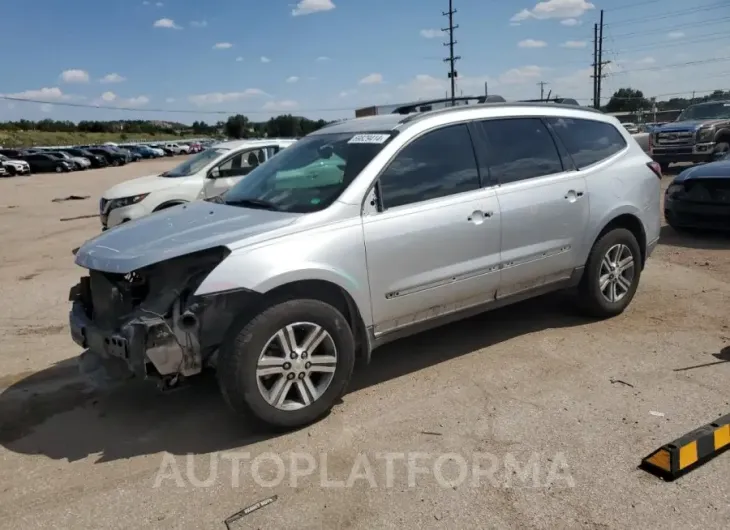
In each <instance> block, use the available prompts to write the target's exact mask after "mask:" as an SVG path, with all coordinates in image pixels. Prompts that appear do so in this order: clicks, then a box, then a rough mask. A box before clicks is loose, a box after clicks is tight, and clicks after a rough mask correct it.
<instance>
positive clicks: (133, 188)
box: [102, 174, 202, 200]
mask: <svg viewBox="0 0 730 530" xmlns="http://www.w3.org/2000/svg"><path fill="white" fill-rule="evenodd" d="M180 178H190V177H180ZM180 178H167V177H161V176H159V174H158V175H147V176H146V177H139V178H136V179H132V180H126V181H124V182H120V183H119V184H117V185H115V186H112V187H111V188H109V189H108V190H106V191H105V192H104V193H103V194H102V198H104V199H107V200H108V199H121V198H124V197H134V196H135V195H141V194H142V193H152V192H153V191H160V190H164V189H167V188H174V187H175V186H177V185H179V184H180ZM201 185H202V184H201Z"/></svg>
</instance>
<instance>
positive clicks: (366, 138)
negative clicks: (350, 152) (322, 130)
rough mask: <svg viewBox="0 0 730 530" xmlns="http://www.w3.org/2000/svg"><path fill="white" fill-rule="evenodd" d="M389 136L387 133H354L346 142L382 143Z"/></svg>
mask: <svg viewBox="0 0 730 530" xmlns="http://www.w3.org/2000/svg"><path fill="white" fill-rule="evenodd" d="M388 138H390V135H389V134H356V135H355V136H353V137H352V138H350V140H349V141H348V142H347V143H348V144H384V143H385V142H386V140H388Z"/></svg>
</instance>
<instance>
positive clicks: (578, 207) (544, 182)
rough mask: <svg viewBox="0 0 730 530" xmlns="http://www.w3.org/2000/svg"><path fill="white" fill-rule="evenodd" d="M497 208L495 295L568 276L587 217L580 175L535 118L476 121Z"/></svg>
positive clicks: (584, 190)
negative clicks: (499, 242) (499, 270)
mask: <svg viewBox="0 0 730 530" xmlns="http://www.w3.org/2000/svg"><path fill="white" fill-rule="evenodd" d="M479 127H480V128H481V131H482V133H483V135H482V140H483V143H482V144H481V149H480V153H483V155H484V157H485V158H486V160H487V164H488V166H489V169H490V173H491V178H492V179H494V180H495V181H496V182H497V184H498V187H497V198H498V200H499V208H500V211H501V214H502V223H501V230H502V245H501V255H502V264H501V267H502V276H501V286H500V289H499V293H498V297H500V298H502V297H505V296H510V295H513V294H517V293H520V292H523V291H528V290H531V289H533V288H536V287H540V286H542V285H545V284H549V283H553V282H556V281H560V280H563V279H567V278H569V277H570V275H571V274H572V272H573V269H574V268H575V267H577V266H578V265H579V263H578V256H579V250H580V249H579V247H580V244H581V243H582V240H583V234H584V231H585V228H586V226H587V224H588V220H589V205H588V197H587V194H586V183H585V180H584V178H583V175H582V174H580V173H578V172H577V171H575V169H574V167H573V166H572V162H571V161H570V157H568V156H567V153H563V154H564V156H561V153H560V151H559V149H561V150H563V151H564V148H563V147H562V146H559V144H558V143H556V140H555V138H554V136H553V134H552V133H551V131H550V130H549V128H548V126H547V125H546V124H545V123H544V122H543V121H542V120H541V119H540V118H531V117H525V118H506V119H494V120H485V121H481V122H480V123H479Z"/></svg>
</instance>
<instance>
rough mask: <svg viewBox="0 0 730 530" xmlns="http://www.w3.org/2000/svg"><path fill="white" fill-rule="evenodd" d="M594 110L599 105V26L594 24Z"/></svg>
mask: <svg viewBox="0 0 730 530" xmlns="http://www.w3.org/2000/svg"><path fill="white" fill-rule="evenodd" d="M591 66H593V75H592V76H591V77H592V78H593V108H594V109H597V108H598V107H599V105H598V24H593V64H592V65H591Z"/></svg>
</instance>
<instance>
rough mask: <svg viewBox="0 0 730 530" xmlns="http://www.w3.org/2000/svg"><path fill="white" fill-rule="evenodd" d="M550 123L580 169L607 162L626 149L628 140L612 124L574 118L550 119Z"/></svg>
mask: <svg viewBox="0 0 730 530" xmlns="http://www.w3.org/2000/svg"><path fill="white" fill-rule="evenodd" d="M548 122H549V123H550V125H551V126H552V127H553V130H554V131H555V134H557V135H558V136H559V137H560V140H561V141H562V142H563V144H565V147H566V149H567V150H568V153H570V156H571V157H572V158H573V162H575V165H576V167H577V168H578V169H583V168H584V167H587V166H590V165H591V164H595V163H596V162H600V161H601V160H605V159H606V158H608V157H610V156H611V155H614V154H616V153H618V152H619V151H621V150H622V149H623V148H624V147H626V140H624V137H623V136H622V135H621V133H620V132H618V131H617V130H616V128H615V127H614V126H613V125H611V124H610V123H605V122H601V121H593V120H582V119H573V118H550V119H549V120H548Z"/></svg>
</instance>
